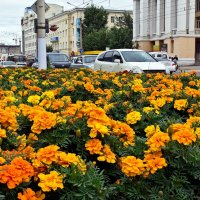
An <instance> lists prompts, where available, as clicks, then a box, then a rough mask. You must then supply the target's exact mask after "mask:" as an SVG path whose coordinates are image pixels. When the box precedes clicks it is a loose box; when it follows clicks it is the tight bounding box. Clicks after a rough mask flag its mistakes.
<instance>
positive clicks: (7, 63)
mask: <svg viewBox="0 0 200 200" xmlns="http://www.w3.org/2000/svg"><path fill="white" fill-rule="evenodd" d="M3 64H4V65H15V62H13V61H6V62H4V63H3Z"/></svg>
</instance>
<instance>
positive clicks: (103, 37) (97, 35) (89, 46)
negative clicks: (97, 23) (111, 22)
mask: <svg viewBox="0 0 200 200" xmlns="http://www.w3.org/2000/svg"><path fill="white" fill-rule="evenodd" d="M107 34H108V31H107V29H101V30H99V31H98V32H92V33H89V34H87V35H85V37H84V40H83V47H84V49H85V50H97V49H98V50H105V49H106V47H107V45H108V39H107V38H108V37H107Z"/></svg>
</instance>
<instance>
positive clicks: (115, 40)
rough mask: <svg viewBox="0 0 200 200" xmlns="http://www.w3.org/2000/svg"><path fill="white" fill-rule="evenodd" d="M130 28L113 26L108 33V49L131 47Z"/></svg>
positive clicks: (131, 35)
mask: <svg viewBox="0 0 200 200" xmlns="http://www.w3.org/2000/svg"><path fill="white" fill-rule="evenodd" d="M132 37H133V34H132V30H130V29H129V28H127V27H126V28H122V27H121V28H117V27H113V28H112V29H111V30H110V31H109V33H108V38H109V39H108V45H109V47H110V49H122V48H132Z"/></svg>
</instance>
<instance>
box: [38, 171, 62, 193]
mask: <svg viewBox="0 0 200 200" xmlns="http://www.w3.org/2000/svg"><path fill="white" fill-rule="evenodd" d="M38 177H39V179H40V182H39V183H38V186H40V187H41V188H42V191H44V192H49V191H51V190H54V191H55V190H57V189H58V188H61V189H63V188H64V186H63V176H62V175H61V174H60V173H58V172H56V171H51V172H50V174H47V175H45V174H42V173H41V174H39V175H38Z"/></svg>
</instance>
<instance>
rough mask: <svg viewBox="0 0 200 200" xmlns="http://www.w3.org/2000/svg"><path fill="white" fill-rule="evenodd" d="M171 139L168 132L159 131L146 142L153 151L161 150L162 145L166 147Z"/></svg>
mask: <svg viewBox="0 0 200 200" xmlns="http://www.w3.org/2000/svg"><path fill="white" fill-rule="evenodd" d="M169 141H170V137H169V135H168V134H166V133H163V132H161V131H158V132H155V133H154V134H153V135H152V137H150V138H149V139H148V140H147V142H146V144H147V145H148V146H149V147H150V150H151V151H159V150H160V149H161V148H162V147H165V146H166V144H167V143H168V142H169Z"/></svg>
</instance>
